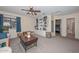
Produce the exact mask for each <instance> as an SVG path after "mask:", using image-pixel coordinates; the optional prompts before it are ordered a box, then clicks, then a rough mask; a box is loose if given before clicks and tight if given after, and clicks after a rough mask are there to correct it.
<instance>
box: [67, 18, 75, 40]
mask: <svg viewBox="0 0 79 59" xmlns="http://www.w3.org/2000/svg"><path fill="white" fill-rule="evenodd" d="M67 37H68V38H71V39H74V38H75V18H67Z"/></svg>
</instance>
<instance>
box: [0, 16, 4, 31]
mask: <svg viewBox="0 0 79 59" xmlns="http://www.w3.org/2000/svg"><path fill="white" fill-rule="evenodd" d="M2 28H3V15H2V14H0V32H3V31H1V30H2Z"/></svg>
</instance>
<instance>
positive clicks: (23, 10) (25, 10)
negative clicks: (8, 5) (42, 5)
mask: <svg viewBox="0 0 79 59" xmlns="http://www.w3.org/2000/svg"><path fill="white" fill-rule="evenodd" d="M21 10H22V11H29V10H25V9H21Z"/></svg>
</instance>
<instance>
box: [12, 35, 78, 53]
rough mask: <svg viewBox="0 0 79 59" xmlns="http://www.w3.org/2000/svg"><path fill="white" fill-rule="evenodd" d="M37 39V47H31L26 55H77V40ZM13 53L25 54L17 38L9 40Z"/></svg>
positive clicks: (58, 38) (60, 38)
mask: <svg viewBox="0 0 79 59" xmlns="http://www.w3.org/2000/svg"><path fill="white" fill-rule="evenodd" d="M37 37H38V42H37V47H36V46H35V47H32V48H30V49H28V50H27V52H26V53H78V52H79V40H72V39H68V38H62V37H58V36H57V37H53V38H44V37H41V36H37ZM11 48H12V52H13V53H25V51H24V48H23V47H22V45H21V44H20V41H19V39H18V38H16V39H12V40H11Z"/></svg>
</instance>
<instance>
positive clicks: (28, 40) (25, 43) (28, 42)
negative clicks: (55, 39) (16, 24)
mask: <svg viewBox="0 0 79 59" xmlns="http://www.w3.org/2000/svg"><path fill="white" fill-rule="evenodd" d="M37 40H38V38H37V37H30V38H27V37H23V38H21V39H20V43H21V45H22V46H23V48H24V49H25V52H26V51H27V49H28V47H30V46H31V45H33V46H37Z"/></svg>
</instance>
